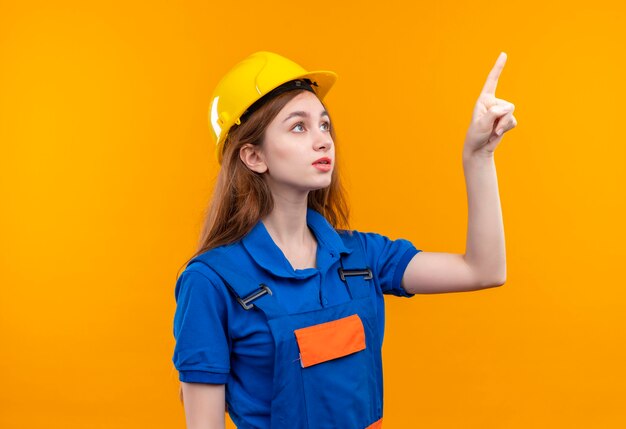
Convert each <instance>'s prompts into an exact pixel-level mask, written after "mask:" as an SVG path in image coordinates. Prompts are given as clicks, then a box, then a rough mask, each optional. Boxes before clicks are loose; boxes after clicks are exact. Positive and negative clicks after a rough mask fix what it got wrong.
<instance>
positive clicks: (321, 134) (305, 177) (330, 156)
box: [259, 91, 335, 194]
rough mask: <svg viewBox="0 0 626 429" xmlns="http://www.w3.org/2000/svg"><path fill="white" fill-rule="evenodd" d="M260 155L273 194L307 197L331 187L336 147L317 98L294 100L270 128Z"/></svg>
mask: <svg viewBox="0 0 626 429" xmlns="http://www.w3.org/2000/svg"><path fill="white" fill-rule="evenodd" d="M259 151H260V152H259V156H260V159H261V160H262V163H263V164H264V165H263V169H266V170H265V174H264V177H265V179H266V180H267V182H268V185H269V186H270V189H271V190H272V191H273V192H280V193H294V192H295V193H302V194H305V193H308V192H309V191H312V190H316V189H322V188H326V187H328V186H329V185H330V183H331V175H332V171H333V169H334V167H335V145H334V143H333V140H332V137H331V135H330V118H329V117H328V114H327V113H326V110H325V109H324V106H323V105H322V103H321V102H320V100H319V99H318V98H317V96H316V95H315V94H313V93H312V92H310V91H304V92H302V93H300V94H298V95H297V96H295V97H294V98H293V99H291V100H290V101H289V103H287V104H286V105H285V107H283V109H282V110H281V111H280V112H279V113H278V115H277V116H276V117H275V118H274V120H273V121H272V122H271V123H270V124H269V126H268V128H267V129H266V131H265V136H264V139H263V144H261V146H260V148H259Z"/></svg>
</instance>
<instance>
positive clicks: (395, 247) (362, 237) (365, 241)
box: [337, 230, 414, 255]
mask: <svg viewBox="0 0 626 429" xmlns="http://www.w3.org/2000/svg"><path fill="white" fill-rule="evenodd" d="M337 233H338V234H339V236H340V237H341V238H342V240H343V241H344V243H345V244H346V246H347V247H353V246H355V245H357V244H360V245H361V246H362V247H363V250H364V251H365V253H366V254H368V255H372V254H373V255H379V254H381V253H385V252H389V251H393V252H394V253H398V252H403V251H406V250H408V249H410V248H414V246H413V244H412V243H411V242H410V241H409V240H407V239H404V238H397V239H392V238H389V237H388V236H386V235H383V234H379V233H377V232H364V231H358V230H337Z"/></svg>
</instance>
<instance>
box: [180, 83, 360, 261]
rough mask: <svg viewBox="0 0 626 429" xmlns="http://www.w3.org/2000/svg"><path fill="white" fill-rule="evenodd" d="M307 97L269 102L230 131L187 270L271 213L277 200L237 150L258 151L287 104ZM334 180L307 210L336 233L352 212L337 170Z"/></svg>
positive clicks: (312, 197) (314, 195)
mask: <svg viewBox="0 0 626 429" xmlns="http://www.w3.org/2000/svg"><path fill="white" fill-rule="evenodd" d="M303 91H306V90H301V89H296V90H292V91H287V92H284V93H282V94H279V95H277V96H276V97H273V98H271V99H270V100H269V101H267V102H266V103H265V104H263V105H262V106H261V107H260V108H259V109H258V110H256V111H254V113H252V114H251V115H250V117H249V118H247V119H246V120H245V121H244V122H242V123H241V124H240V125H234V126H233V127H232V128H231V129H230V130H229V132H228V136H227V137H226V141H225V143H224V149H223V156H222V167H221V169H220V172H219V174H218V176H217V182H216V184H215V190H214V192H213V197H212V198H211V201H210V203H209V206H208V209H207V210H206V216H205V220H204V226H203V228H202V232H201V234H200V238H199V241H198V246H197V249H196V252H195V253H194V254H193V255H192V256H191V257H190V258H189V259H188V260H187V261H186V262H185V263H184V264H183V266H184V265H186V264H187V263H188V262H189V261H190V260H191V259H193V258H195V257H196V256H198V255H200V254H201V253H204V252H205V251H207V250H209V249H212V248H214V247H218V246H222V245H225V244H231V243H234V242H235V241H237V240H239V239H241V238H242V237H243V236H244V235H246V234H247V233H248V232H250V230H251V229H252V228H253V227H254V226H255V225H256V224H257V222H258V221H259V220H260V219H261V218H263V217H265V216H267V215H268V214H269V213H270V212H271V211H272V209H273V208H274V200H273V198H272V194H271V192H270V189H269V187H268V186H267V183H266V182H265V180H264V179H263V176H262V175H261V174H259V173H256V172H254V171H252V170H250V169H249V168H248V167H247V166H246V165H245V164H244V163H243V161H242V160H241V158H240V157H239V150H240V149H241V147H242V146H243V145H245V144H248V143H250V144H253V145H255V146H260V145H261V144H262V143H263V137H264V135H265V130H266V129H267V127H268V125H269V124H270V123H271V122H272V120H273V119H274V118H275V117H276V115H278V113H279V112H280V111H281V110H282V109H283V107H285V105H287V103H288V102H289V101H291V100H292V99H293V98H294V97H295V96H297V95H298V94H300V93H301V92H303ZM320 102H321V100H320ZM322 105H323V102H322ZM324 107H326V106H324ZM330 123H331V125H330V135H331V137H332V139H333V142H334V143H335V144H336V142H337V140H336V133H335V126H334V125H333V122H332V120H331V121H330ZM331 178H332V179H331V184H330V186H328V187H327V188H324V189H316V190H314V191H311V192H309V196H308V207H310V208H312V209H314V210H316V211H318V212H319V213H321V214H322V215H323V216H324V217H325V218H326V219H327V220H328V222H329V223H330V224H331V225H332V226H333V227H334V228H345V229H347V228H348V226H349V209H348V204H347V201H346V198H345V190H344V188H343V186H342V185H341V181H340V176H339V171H338V168H337V164H335V168H334V169H333V172H332V176H331ZM181 268H182V266H181Z"/></svg>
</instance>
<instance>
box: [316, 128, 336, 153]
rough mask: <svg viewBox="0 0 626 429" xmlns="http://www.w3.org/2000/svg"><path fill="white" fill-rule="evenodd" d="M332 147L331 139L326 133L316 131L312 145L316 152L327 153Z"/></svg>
mask: <svg viewBox="0 0 626 429" xmlns="http://www.w3.org/2000/svg"><path fill="white" fill-rule="evenodd" d="M332 145H333V139H332V137H331V136H330V133H329V132H328V131H321V130H318V132H317V134H316V135H315V143H314V145H313V147H314V149H315V150H316V151H320V150H321V151H328V150H330V148H331V147H332Z"/></svg>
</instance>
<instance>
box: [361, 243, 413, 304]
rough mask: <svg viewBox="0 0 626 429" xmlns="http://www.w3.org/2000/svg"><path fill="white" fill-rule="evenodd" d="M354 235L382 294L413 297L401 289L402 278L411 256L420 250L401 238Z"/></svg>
mask: <svg viewBox="0 0 626 429" xmlns="http://www.w3.org/2000/svg"><path fill="white" fill-rule="evenodd" d="M355 233H356V234H358V235H359V237H360V239H361V242H362V243H363V248H364V249H365V254H366V255H367V258H368V262H369V263H370V264H371V266H372V267H373V270H374V274H375V276H377V278H378V281H379V283H380V287H381V289H382V291H383V293H384V294H389V295H395V296H402V297H407V298H410V297H412V296H414V295H415V294H412V293H408V292H407V291H406V290H404V288H403V287H402V276H403V275H404V270H405V269H406V267H407V265H408V264H409V262H411V259H413V256H415V255H416V254H417V253H419V252H421V250H418V249H416V248H415V246H413V244H412V243H411V242H410V241H408V240H405V239H403V238H399V239H397V240H391V239H389V238H388V237H385V236H383V235H380V234H376V233H374V232H358V231H355Z"/></svg>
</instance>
